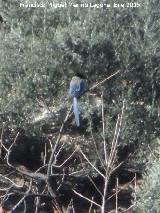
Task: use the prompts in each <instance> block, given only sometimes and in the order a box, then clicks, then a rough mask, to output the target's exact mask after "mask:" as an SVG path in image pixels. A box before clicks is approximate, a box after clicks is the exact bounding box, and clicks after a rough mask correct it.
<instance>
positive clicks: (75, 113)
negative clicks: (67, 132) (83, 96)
mask: <svg viewBox="0 0 160 213" xmlns="http://www.w3.org/2000/svg"><path fill="white" fill-rule="evenodd" d="M73 112H74V115H75V120H76V124H77V126H78V127H79V126H80V120H79V115H80V112H79V108H78V101H77V98H76V97H74V98H73Z"/></svg>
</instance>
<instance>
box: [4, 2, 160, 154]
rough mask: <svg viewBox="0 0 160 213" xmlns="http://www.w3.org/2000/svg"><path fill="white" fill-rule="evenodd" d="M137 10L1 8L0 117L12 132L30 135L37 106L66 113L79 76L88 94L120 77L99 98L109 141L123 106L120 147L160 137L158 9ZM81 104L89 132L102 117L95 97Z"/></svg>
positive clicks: (149, 5)
mask: <svg viewBox="0 0 160 213" xmlns="http://www.w3.org/2000/svg"><path fill="white" fill-rule="evenodd" d="M28 2H29V1H28ZM73 2H75V3H79V4H80V3H81V1H73ZM93 2H94V1H93ZM96 2H100V1H96ZM104 2H105V1H104ZM100 3H101V2H100ZM107 3H111V5H112V3H113V2H112V1H107ZM139 3H140V8H126V7H125V8H113V7H112V6H111V8H109V9H108V8H99V9H97V8H81V7H78V8H73V7H66V8H63V9H55V8H52V7H45V8H23V7H21V8H20V7H19V1H18V0H14V1H10V0H7V1H3V0H2V10H1V16H2V18H3V21H2V23H1V38H2V39H1V42H0V72H1V76H0V87H1V88H0V92H1V96H0V97H1V103H0V109H1V113H2V114H6V116H7V117H8V120H7V121H8V122H9V125H11V126H14V127H15V128H16V127H17V126H21V127H23V126H24V127H26V125H28V126H32V127H33V126H34V124H32V122H31V121H32V118H33V117H34V115H35V114H36V113H39V112H41V111H42V108H43V107H42V106H40V105H39V100H43V102H45V104H46V105H47V106H48V107H51V109H52V110H53V111H57V110H60V109H63V108H64V106H66V105H68V99H67V97H68V94H67V90H68V86H69V81H70V79H71V77H72V76H73V75H74V74H75V73H81V74H83V75H84V76H85V78H86V79H87V82H88V85H89V87H90V86H92V85H94V84H95V83H96V82H97V81H101V80H103V79H104V78H105V77H107V76H109V75H110V74H112V73H113V72H114V71H117V70H120V74H119V75H117V76H116V77H115V78H113V79H111V80H110V81H108V82H106V83H105V84H103V85H101V86H100V87H97V88H96V89H95V91H94V92H95V94H96V95H97V97H99V96H100V95H101V93H102V92H103V93H104V102H105V110H106V125H107V135H108V137H109V138H110V137H111V136H112V131H110V130H112V128H113V126H114V124H115V116H116V115H117V113H118V112H119V110H120V108H121V105H122V101H123V99H125V100H126V111H125V118H124V126H123V134H122V136H121V141H122V142H123V144H127V143H135V142H137V141H138V143H139V144H140V145H143V144H144V142H145V144H146V143H150V142H151V139H152V138H155V137H156V136H157V134H158V131H159V119H158V102H159V91H160V84H159V82H160V79H159V78H160V75H159V42H160V40H159V23H160V22H159V13H158V10H159V9H158V8H159V7H158V5H159V2H158V1H154V0H153V1H150V0H146V1H145V2H144V1H139ZM6 28H7V30H5V29H6ZM81 102H82V104H81V108H82V110H81V111H82V117H83V118H85V119H87V121H88V122H87V123H86V126H87V129H88V131H90V130H89V123H90V120H92V122H93V125H94V116H95V115H97V116H99V115H101V109H100V108H98V107H97V106H96V105H95V102H96V99H94V100H93V98H92V97H90V96H89V97H88V98H83V99H82V101H81ZM66 103H67V104H66ZM97 125H98V124H97ZM143 148H144V149H145V146H144V147H143ZM142 150H143V149H142Z"/></svg>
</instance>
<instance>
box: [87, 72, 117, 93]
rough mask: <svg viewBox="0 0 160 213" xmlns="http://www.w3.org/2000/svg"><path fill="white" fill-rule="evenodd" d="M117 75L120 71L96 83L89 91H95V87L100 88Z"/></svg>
mask: <svg viewBox="0 0 160 213" xmlns="http://www.w3.org/2000/svg"><path fill="white" fill-rule="evenodd" d="M118 73H120V70H118V71H116V72H115V73H113V74H112V75H110V76H108V77H107V78H105V79H103V80H102V81H100V82H98V83H97V84H96V85H94V86H92V87H91V88H90V89H89V91H91V90H93V89H95V88H96V87H98V86H100V85H101V84H104V83H105V82H106V81H108V80H110V79H111V78H112V77H113V76H115V75H117V74H118Z"/></svg>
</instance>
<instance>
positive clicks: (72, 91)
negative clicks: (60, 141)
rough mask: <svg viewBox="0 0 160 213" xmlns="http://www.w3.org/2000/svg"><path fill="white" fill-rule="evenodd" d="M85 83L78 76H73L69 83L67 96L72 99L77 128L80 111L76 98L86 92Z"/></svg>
mask: <svg viewBox="0 0 160 213" xmlns="http://www.w3.org/2000/svg"><path fill="white" fill-rule="evenodd" d="M86 87H87V86H86V81H85V79H83V78H81V77H80V76H74V77H73V78H72V80H71V82H70V87H69V92H68V93H69V96H70V97H72V98H73V112H74V115H75V121H76V125H77V127H79V126H80V111H79V107H78V100H77V98H78V97H80V96H81V95H82V94H83V93H84V92H85V90H86Z"/></svg>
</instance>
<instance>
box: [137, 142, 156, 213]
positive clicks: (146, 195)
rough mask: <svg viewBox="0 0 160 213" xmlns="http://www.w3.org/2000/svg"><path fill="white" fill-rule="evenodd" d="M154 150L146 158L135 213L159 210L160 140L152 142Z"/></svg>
mask: <svg viewBox="0 0 160 213" xmlns="http://www.w3.org/2000/svg"><path fill="white" fill-rule="evenodd" d="M153 143H154V146H155V147H156V149H152V151H151V153H150V155H149V156H148V165H147V169H146V172H145V173H144V177H143V179H144V181H143V183H142V185H140V186H139V187H138V189H137V204H136V208H135V209H136V212H142V213H143V212H158V211H159V209H160V193H159V187H160V183H159V176H160V166H159V165H160V140H159V138H157V139H156V140H155V141H153Z"/></svg>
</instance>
